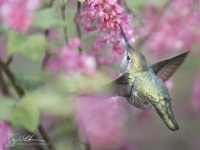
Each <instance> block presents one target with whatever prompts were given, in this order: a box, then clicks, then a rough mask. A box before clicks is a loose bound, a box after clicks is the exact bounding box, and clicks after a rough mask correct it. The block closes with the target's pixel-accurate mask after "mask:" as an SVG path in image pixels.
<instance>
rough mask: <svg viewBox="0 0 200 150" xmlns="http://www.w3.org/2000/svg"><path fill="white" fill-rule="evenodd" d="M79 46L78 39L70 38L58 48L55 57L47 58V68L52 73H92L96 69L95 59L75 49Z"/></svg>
mask: <svg viewBox="0 0 200 150" xmlns="http://www.w3.org/2000/svg"><path fill="white" fill-rule="evenodd" d="M80 46H81V43H80V40H79V39H77V38H75V39H72V40H70V41H69V44H68V45H66V46H64V47H62V48H60V49H59V50H58V53H57V56H56V57H54V58H51V59H49V60H48V62H47V64H46V67H47V69H48V70H49V71H50V72H51V73H52V74H55V73H56V72H58V71H64V72H67V73H85V74H93V73H94V72H95V70H96V61H95V59H94V57H93V56H90V55H86V54H79V53H78V52H77V51H76V49H77V48H78V47H80Z"/></svg>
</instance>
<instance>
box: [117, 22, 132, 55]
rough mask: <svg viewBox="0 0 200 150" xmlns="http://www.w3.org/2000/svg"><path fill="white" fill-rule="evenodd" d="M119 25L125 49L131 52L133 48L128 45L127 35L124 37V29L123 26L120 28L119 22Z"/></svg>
mask: <svg viewBox="0 0 200 150" xmlns="http://www.w3.org/2000/svg"><path fill="white" fill-rule="evenodd" d="M119 27H120V30H121V33H122V36H123V37H124V40H125V43H126V49H127V51H128V52H131V51H132V52H133V51H134V49H133V47H132V46H131V45H130V43H129V41H128V39H127V37H126V34H125V33H124V30H123V28H122V26H121V25H120V24H119Z"/></svg>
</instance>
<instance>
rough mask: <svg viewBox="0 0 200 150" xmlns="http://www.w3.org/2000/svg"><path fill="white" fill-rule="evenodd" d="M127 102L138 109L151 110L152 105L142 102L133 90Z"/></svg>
mask: <svg viewBox="0 0 200 150" xmlns="http://www.w3.org/2000/svg"><path fill="white" fill-rule="evenodd" d="M127 101H128V102H129V103H130V104H132V105H133V106H135V107H137V108H139V109H150V108H153V107H152V105H151V104H150V103H149V102H148V101H146V100H143V99H141V98H140V97H138V94H137V92H136V91H133V90H132V93H131V96H130V98H128V99H127Z"/></svg>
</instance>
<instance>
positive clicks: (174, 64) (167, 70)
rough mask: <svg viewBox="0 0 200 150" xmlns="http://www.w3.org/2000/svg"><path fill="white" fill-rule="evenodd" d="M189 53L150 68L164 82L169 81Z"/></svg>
mask: <svg viewBox="0 0 200 150" xmlns="http://www.w3.org/2000/svg"><path fill="white" fill-rule="evenodd" d="M188 53H189V52H185V53H182V54H179V55H177V56H174V57H171V58H168V59H165V60H162V61H160V62H157V63H155V64H153V65H152V66H150V67H151V68H152V69H153V72H154V73H155V74H156V75H157V76H158V77H159V78H160V79H161V80H162V81H163V82H165V81H166V80H168V79H169V78H170V77H171V76H172V75H173V73H174V72H175V71H176V69H177V68H178V67H179V66H180V65H181V64H182V63H183V61H184V60H185V58H186V56H187V55H188Z"/></svg>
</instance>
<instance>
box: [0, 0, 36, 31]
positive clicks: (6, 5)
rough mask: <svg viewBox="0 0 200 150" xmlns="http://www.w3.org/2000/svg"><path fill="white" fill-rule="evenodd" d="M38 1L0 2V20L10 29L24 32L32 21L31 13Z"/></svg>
mask: <svg viewBox="0 0 200 150" xmlns="http://www.w3.org/2000/svg"><path fill="white" fill-rule="evenodd" d="M39 4H40V0H1V5H0V18H1V19H2V22H3V23H4V24H6V25H8V26H10V27H11V28H13V29H15V30H18V31H20V32H24V31H26V30H27V29H28V27H29V26H30V25H31V23H32V21H33V11H34V10H35V9H36V8H38V6H39Z"/></svg>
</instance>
